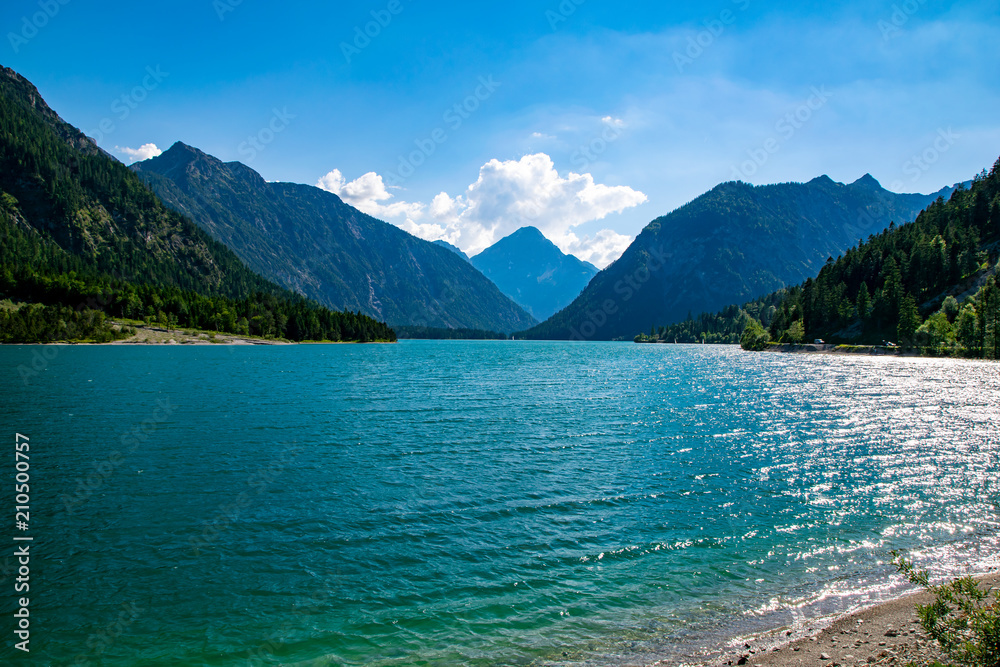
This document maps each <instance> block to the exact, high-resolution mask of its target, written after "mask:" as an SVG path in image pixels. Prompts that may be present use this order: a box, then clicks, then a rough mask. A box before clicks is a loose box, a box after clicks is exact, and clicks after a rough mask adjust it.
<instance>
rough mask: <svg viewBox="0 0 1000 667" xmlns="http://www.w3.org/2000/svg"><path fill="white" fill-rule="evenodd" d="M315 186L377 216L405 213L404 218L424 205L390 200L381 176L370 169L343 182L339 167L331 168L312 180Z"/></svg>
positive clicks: (413, 215) (419, 213) (415, 214)
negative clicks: (353, 178) (315, 181)
mask: <svg viewBox="0 0 1000 667" xmlns="http://www.w3.org/2000/svg"><path fill="white" fill-rule="evenodd" d="M316 187H318V188H322V189H323V190H326V191H327V192H332V193H333V194H335V195H338V196H339V197H340V198H341V199H343V200H344V201H345V202H347V203H348V204H350V205H351V206H353V207H355V208H357V209H359V210H361V211H364V212H365V213H367V214H368V215H372V216H375V217H377V218H399V217H405V218H406V219H407V222H410V221H411V219H413V218H419V217H421V216H422V214H423V210H424V208H425V207H424V205H423V204H420V203H410V202H405V201H394V202H390V201H389V200H390V199H393V198H394V197H393V195H392V193H390V192H389V191H388V189H386V187H385V183H384V182H383V181H382V177H381V176H379V175H378V174H376V173H375V172H373V171H369V172H368V173H367V174H364V175H363V176H361V177H359V178H356V179H355V180H353V181H350V182H347V180H346V179H345V178H344V175H343V174H341V173H340V170H339V169H334V170H333V171H331V172H329V173H328V174H327V175H326V176H323V177H322V178H321V179H319V181H317V183H316Z"/></svg>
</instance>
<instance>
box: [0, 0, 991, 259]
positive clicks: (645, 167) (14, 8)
mask: <svg viewBox="0 0 1000 667" xmlns="http://www.w3.org/2000/svg"><path fill="white" fill-rule="evenodd" d="M0 25H2V26H3V29H4V35H5V38H4V42H3V44H2V45H0V53H2V54H3V55H2V57H0V63H2V64H3V65H6V66H9V67H13V68H14V69H16V70H17V71H19V72H21V73H22V74H24V75H25V76H26V77H28V78H29V79H30V80H31V81H32V82H34V83H35V84H36V85H37V86H38V88H39V89H40V91H41V93H42V95H43V96H44V97H45V98H46V100H47V101H48V102H49V103H50V104H51V105H52V106H53V107H54V108H55V109H56V110H57V111H58V112H59V113H60V114H61V115H62V116H63V117H64V118H65V119H66V120H67V121H69V122H71V123H73V124H74V125H76V126H78V127H80V128H81V129H82V130H84V131H85V132H87V133H88V134H90V135H91V136H94V137H95V138H97V139H98V140H99V143H100V145H101V146H102V147H104V148H105V149H107V150H108V151H109V152H111V153H113V154H115V155H117V156H119V157H120V158H121V159H122V160H123V161H125V162H130V161H132V160H134V159H136V157H137V156H143V155H149V154H151V152H152V147H151V146H149V145H150V144H152V145H154V146H156V147H157V148H158V149H160V150H165V149H166V148H167V147H169V146H170V145H171V144H172V143H173V142H175V141H183V142H185V143H187V144H191V145H193V146H196V147H198V148H200V149H202V150H204V151H206V152H208V153H211V154H212V155H215V156H217V157H219V158H221V159H223V160H227V161H228V160H239V161H241V162H245V163H247V164H249V165H250V166H251V167H253V168H254V169H255V170H257V171H258V172H260V173H261V174H262V175H263V176H264V177H265V178H266V179H268V180H272V181H274V180H282V181H294V182H299V183H309V184H321V185H322V186H323V187H326V188H327V189H330V190H332V191H335V192H337V193H338V194H340V195H341V196H342V197H343V198H344V199H345V200H346V201H348V202H350V203H353V204H355V205H356V206H359V208H362V209H364V210H366V211H368V212H371V213H373V214H375V215H378V216H379V217H382V218H384V219H386V220H389V221H390V222H393V223H395V224H398V225H400V226H402V227H403V228H405V229H408V230H410V231H412V232H414V233H417V234H418V235H421V236H424V237H425V238H446V239H448V240H450V241H452V242H454V243H456V244H457V245H459V246H460V247H462V248H463V249H465V250H468V251H471V252H475V251H478V250H481V249H482V248H483V247H485V246H486V245H488V244H489V243H491V242H493V241H495V240H498V239H499V238H500V237H502V236H504V235H506V234H508V233H510V232H512V231H514V230H515V229H517V228H518V227H520V226H522V225H524V224H533V225H535V226H537V227H539V228H540V229H542V230H543V231H544V232H545V233H546V235H548V236H549V237H550V238H552V239H553V240H554V241H556V242H557V244H559V245H560V246H561V247H562V248H563V249H564V250H567V251H572V252H574V253H575V254H577V255H579V256H581V257H583V258H584V259H588V260H590V261H592V262H594V263H596V264H598V265H599V266H604V265H606V264H607V263H608V262H610V261H612V260H613V259H614V258H615V257H617V255H618V254H620V253H621V251H622V250H623V249H624V247H625V246H626V245H627V243H628V242H629V240H630V239H631V238H632V237H634V236H635V235H636V234H637V233H638V232H639V231H640V230H641V229H642V227H643V226H645V224H646V223H648V222H649V221H650V220H652V219H653V218H655V217H657V216H660V215H663V214H666V213H668V212H669V211H670V210H672V209H674V208H676V207H677V206H679V205H682V204H683V203H685V202H687V201H690V200H691V199H693V198H694V197H696V196H698V195H699V194H701V193H702V192H705V191H706V190H708V189H710V188H712V187H713V186H715V185H716V184H718V183H720V182H722V181H726V180H733V179H737V178H738V179H741V180H744V181H748V182H751V183H755V184H763V183H774V182H781V181H803V180H809V179H811V178H813V177H815V176H818V175H820V174H828V175H829V176H831V177H832V178H833V179H835V180H838V181H843V182H851V181H853V180H855V179H857V178H858V177H860V176H861V175H863V174H864V173H865V172H871V173H872V174H873V175H874V176H875V177H876V178H877V179H878V180H879V181H880V182H881V183H882V184H883V185H884V186H885V187H888V188H890V189H893V190H896V191H901V192H932V191H935V190H937V189H939V188H941V187H942V186H944V185H948V184H952V183H954V182H956V181H960V180H966V179H968V178H970V177H971V176H972V175H973V174H974V173H976V172H978V171H979V170H981V169H983V168H984V167H989V166H990V165H992V163H993V162H994V161H995V160H996V159H997V157H998V155H1000V113H997V110H998V109H1000V49H998V48H997V45H998V44H1000V8H998V6H997V4H996V2H995V1H994V2H966V3H957V4H956V3H945V2H934V1H932V0H926V1H924V2H920V0H907V1H903V2H900V1H898V0H897V1H894V2H844V3H836V2H825V3H804V2H795V3H784V2H768V3H765V2H760V1H759V0H719V1H716V2H706V3H697V4H695V3H690V4H687V3H666V2H634V3H627V4H626V3H620V2H617V3H611V2H602V1H599V0H561V1H560V0H552V1H550V2H521V1H519V0H508V1H506V2H503V3H477V4H472V3H454V2H437V3H429V2H418V1H415V0H380V1H375V2H353V3H328V2H322V3H321V2H303V3H294V4H293V5H291V6H289V5H285V6H282V7H280V8H277V7H276V6H275V3H263V2H259V1H255V0H242V1H238V0H214V1H213V0H201V1H199V2H169V3H168V2H146V3H132V2H130V3H125V2H102V3H87V2H83V0H41V1H39V0H35V1H34V2H22V1H20V0H8V2H6V3H4V6H3V8H2V9H0ZM366 31H367V33H368V34H365V33H366ZM456 105H457V106H456ZM143 146H147V148H145V149H142V148H141V147H143Z"/></svg>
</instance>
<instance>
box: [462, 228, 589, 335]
mask: <svg viewBox="0 0 1000 667" xmlns="http://www.w3.org/2000/svg"><path fill="white" fill-rule="evenodd" d="M471 261H472V265H473V266H475V267H476V268H477V269H479V270H480V271H482V272H483V275H485V276H486V277H487V278H489V279H490V280H492V281H493V282H494V283H496V285H497V287H499V288H500V291H501V292H503V293H504V294H506V295H507V296H509V297H510V298H512V299H513V300H514V301H516V302H517V303H519V304H520V305H521V306H522V307H524V309H525V310H527V311H528V312H529V313H531V314H532V315H533V316H534V317H536V318H538V319H539V320H544V319H547V318H548V317H551V316H552V315H553V314H554V313H555V312H556V311H558V310H561V309H562V308H565V307H566V306H567V305H569V303H570V302H571V301H573V299H575V298H576V297H577V296H578V295H579V294H580V292H581V291H582V290H583V288H584V287H586V286H587V283H589V282H590V279H591V278H593V277H594V276H595V275H597V271H598V269H597V267H596V266H594V265H593V264H590V263H589V262H584V261H583V260H580V259H577V258H576V257H574V256H573V255H566V254H564V253H563V252H562V251H561V250H560V249H559V248H558V247H556V244H554V243H552V241H550V240H548V239H547V238H545V236H544V235H543V234H542V233H541V232H540V231H538V230H537V229H535V228H534V227H522V228H521V229H519V230H517V231H516V232H514V233H513V234H511V235H510V236H507V237H505V238H503V239H501V240H499V241H497V242H496V243H495V244H493V245H492V246H490V247H489V248H487V249H486V250H484V251H482V252H481V253H479V254H478V255H476V256H475V257H473V258H472V260H471Z"/></svg>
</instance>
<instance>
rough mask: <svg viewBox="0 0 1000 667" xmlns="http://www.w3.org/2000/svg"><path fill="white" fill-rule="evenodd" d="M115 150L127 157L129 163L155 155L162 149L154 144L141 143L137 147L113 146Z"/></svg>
mask: <svg viewBox="0 0 1000 667" xmlns="http://www.w3.org/2000/svg"><path fill="white" fill-rule="evenodd" d="M115 151H117V152H118V153H120V154H121V155H124V156H126V157H127V158H128V162H129V164H132V163H133V162H138V161H140V160H148V159H149V158H152V157H156V156H157V155H159V154H160V153H162V152H163V151H161V150H160V149H159V148H157V147H156V144H143V145H142V146H139V147H138V148H129V147H128V146H124V147H123V146H115Z"/></svg>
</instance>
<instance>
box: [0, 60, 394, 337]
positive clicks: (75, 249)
mask: <svg viewBox="0 0 1000 667" xmlns="http://www.w3.org/2000/svg"><path fill="white" fill-rule="evenodd" d="M0 299H4V300H6V301H7V303H5V304H4V306H3V308H2V309H0V311H2V312H0V316H2V317H0V319H2V322H0V340H2V341H8V342H49V341H56V340H99V341H108V340H111V339H114V338H121V337H127V336H128V335H129V334H128V333H127V332H126V331H125V329H126V328H125V327H124V326H118V325H113V324H111V323H110V322H108V321H107V320H106V319H105V318H106V317H108V316H110V317H116V318H122V317H127V318H130V319H143V318H145V319H146V320H147V322H149V321H151V320H157V321H158V322H160V323H162V324H164V325H166V326H168V327H169V326H170V325H180V326H186V327H195V328H209V329H211V330H214V331H226V332H230V333H242V334H247V335H256V336H261V337H268V338H282V337H287V338H290V339H293V340H304V339H309V340H359V341H368V340H395V338H396V337H395V334H394V333H393V332H392V331H391V330H390V329H389V328H388V327H386V326H385V324H384V323H379V322H376V321H375V320H373V319H371V318H369V317H366V316H363V315H357V314H354V313H335V312H332V311H330V310H328V309H326V308H322V307H320V306H319V305H318V304H315V303H311V302H308V301H307V300H305V299H303V298H302V297H301V296H299V295H297V294H294V293H292V292H290V291H288V290H285V289H282V288H280V287H279V286H278V285H275V284H274V283H272V282H269V281H268V280H266V279H265V278H263V277H261V276H259V275H257V274H255V273H254V272H253V271H251V270H250V269H249V268H247V267H246V266H245V265H244V264H243V263H242V262H241V261H240V259H239V258H238V257H237V256H236V255H235V254H233V253H232V252H231V251H230V250H229V249H228V248H226V247H225V246H224V245H223V244H221V243H219V242H218V241H215V240H214V239H212V238H211V237H210V236H209V235H208V234H207V233H205V232H204V231H202V230H201V229H199V228H198V227H197V226H196V225H195V224H193V223H192V222H191V221H190V220H188V219H187V218H185V217H184V216H182V215H180V214H179V213H177V212H175V211H173V210H171V209H170V208H168V207H167V206H165V205H164V204H163V203H162V202H161V201H160V200H159V199H157V197H156V196H155V195H154V194H153V193H152V192H150V190H149V188H147V187H146V186H145V184H143V182H142V181H140V180H139V178H138V177H136V175H135V174H134V173H133V172H131V171H130V170H129V169H128V168H126V167H125V166H124V165H122V164H121V163H120V162H118V161H117V160H115V159H114V158H112V157H111V156H109V155H108V154H107V153H105V152H104V151H102V150H101V149H99V148H98V147H97V145H96V144H95V143H94V142H93V140H91V139H89V138H88V137H86V136H85V135H84V134H83V133H81V132H80V131H79V130H78V129H77V128H75V127H73V126H71V125H69V124H68V123H66V122H65V121H63V120H62V118H60V117H59V115H58V114H57V113H56V112H55V111H53V110H52V109H51V108H50V107H49V106H48V105H47V104H46V103H45V101H44V100H43V99H42V97H41V95H39V93H38V90H37V89H36V88H35V87H34V86H33V85H32V84H31V83H30V82H29V81H28V80H27V79H25V78H24V77H22V76H20V75H19V74H18V73H17V72H15V71H13V70H11V69H8V68H0Z"/></svg>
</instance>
